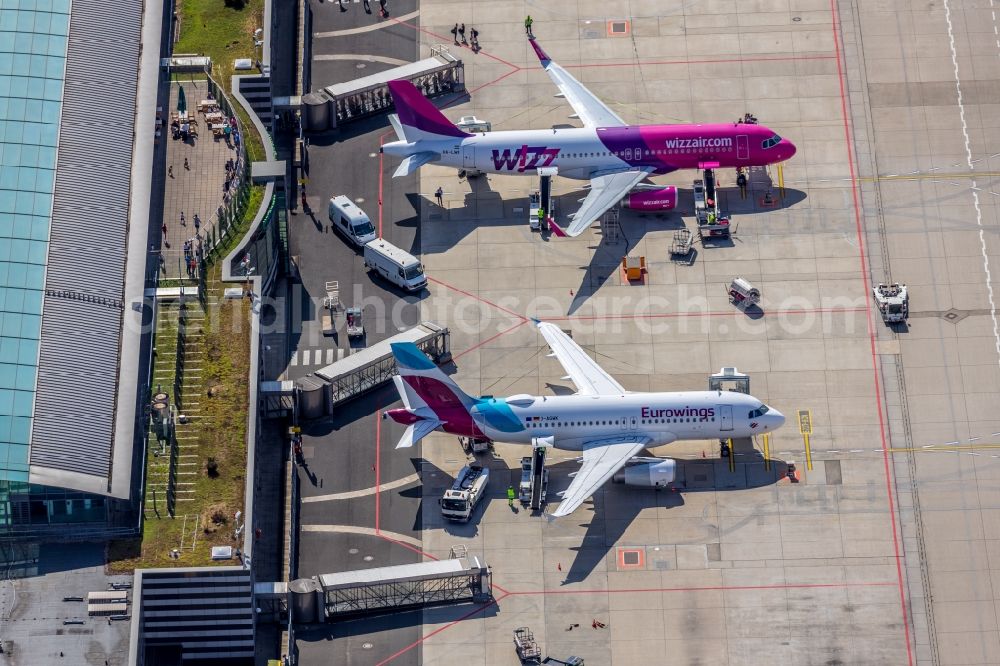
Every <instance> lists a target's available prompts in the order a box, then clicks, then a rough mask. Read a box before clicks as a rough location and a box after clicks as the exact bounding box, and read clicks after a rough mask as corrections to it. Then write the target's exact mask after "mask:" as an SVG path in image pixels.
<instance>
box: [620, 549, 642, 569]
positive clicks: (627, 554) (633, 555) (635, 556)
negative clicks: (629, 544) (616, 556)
mask: <svg viewBox="0 0 1000 666" xmlns="http://www.w3.org/2000/svg"><path fill="white" fill-rule="evenodd" d="M622 563H623V564H630V565H633V566H634V565H636V564H639V551H636V550H626V551H624V552H623V553H622Z"/></svg>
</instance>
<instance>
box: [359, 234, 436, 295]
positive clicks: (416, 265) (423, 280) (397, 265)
mask: <svg viewBox="0 0 1000 666" xmlns="http://www.w3.org/2000/svg"><path fill="white" fill-rule="evenodd" d="M365 268H367V269H368V270H370V271H375V272H376V273H378V274H379V275H381V276H382V277H384V278H385V279H386V280H388V281H389V282H391V283H393V284H394V285H396V286H397V287H400V288H402V289H406V290H407V291H420V290H421V289H423V288H424V287H425V286H427V276H425V275H424V267H423V266H422V265H421V264H420V260H418V259H417V258H416V257H414V256H413V255H412V254H410V253H409V252H407V251H406V250H401V249H400V248H398V247H396V246H395V245H393V244H392V243H390V242H389V241H387V240H384V239H382V238H380V239H378V240H373V241H371V242H370V243H368V244H367V245H365Z"/></svg>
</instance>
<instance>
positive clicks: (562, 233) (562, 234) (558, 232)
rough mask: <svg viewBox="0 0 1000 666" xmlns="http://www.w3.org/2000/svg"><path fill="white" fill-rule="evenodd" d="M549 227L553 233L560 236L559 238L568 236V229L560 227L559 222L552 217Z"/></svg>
mask: <svg viewBox="0 0 1000 666" xmlns="http://www.w3.org/2000/svg"><path fill="white" fill-rule="evenodd" d="M549 229H551V230H552V233H553V234H555V235H556V236H558V237H559V238H566V236H567V234H566V230H565V229H563V228H562V227H560V226H559V225H558V224H556V221H555V220H552V219H550V220H549Z"/></svg>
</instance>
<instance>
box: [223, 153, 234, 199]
mask: <svg viewBox="0 0 1000 666" xmlns="http://www.w3.org/2000/svg"><path fill="white" fill-rule="evenodd" d="M236 164H237V163H236V160H234V159H233V158H232V157H230V158H229V159H228V160H226V179H225V180H224V181H223V182H222V196H223V198H224V199H225V200H226V201H229V197H230V196H231V195H230V188H232V186H233V183H234V182H235V181H236V176H237V173H236Z"/></svg>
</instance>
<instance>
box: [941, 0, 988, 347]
mask: <svg viewBox="0 0 1000 666" xmlns="http://www.w3.org/2000/svg"><path fill="white" fill-rule="evenodd" d="M991 2H992V0H991ZM944 19H945V22H946V23H947V24H948V42H949V45H950V47H951V64H952V67H953V68H954V70H955V91H956V92H957V93H958V113H959V117H960V118H961V120H962V136H963V137H964V138H965V161H966V162H967V163H968V165H969V169H970V170H974V169H975V167H974V166H973V162H972V147H971V145H970V141H969V125H968V123H967V122H966V120H965V106H964V105H963V104H962V79H961V77H960V76H959V75H958V51H957V50H956V49H955V32H954V29H953V28H952V24H951V3H950V1H949V0H944ZM998 48H1000V43H998ZM972 188H973V189H972V203H973V205H974V206H975V208H976V226H978V227H979V250H980V252H981V253H982V255H983V272H984V273H986V294H987V296H988V297H989V301H990V317H991V318H992V319H993V339H994V342H995V346H996V352H997V365H998V366H1000V322H998V321H997V306H996V301H995V300H994V299H993V281H992V276H991V275H990V256H989V254H988V253H987V251H986V234H985V230H984V229H983V211H982V209H981V208H980V206H979V192H977V191H976V180H975V178H973V179H972Z"/></svg>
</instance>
